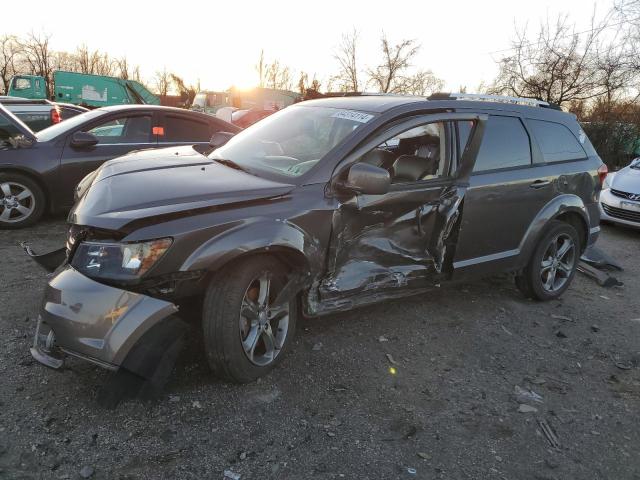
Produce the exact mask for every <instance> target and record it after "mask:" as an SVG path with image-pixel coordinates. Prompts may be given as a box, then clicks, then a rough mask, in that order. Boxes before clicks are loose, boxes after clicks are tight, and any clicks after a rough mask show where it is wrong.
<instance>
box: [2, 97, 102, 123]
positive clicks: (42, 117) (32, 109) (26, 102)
mask: <svg viewBox="0 0 640 480" xmlns="http://www.w3.org/2000/svg"><path fill="white" fill-rule="evenodd" d="M0 104H2V105H4V106H5V108H6V109H7V110H9V111H10V112H11V113H13V114H14V115H15V116H16V117H18V118H19V119H20V120H22V121H23V122H24V123H25V124H26V125H27V126H28V127H29V128H30V129H31V130H33V131H34V132H37V131H39V130H43V129H45V128H47V127H50V126H51V125H54V124H56V123H60V122H61V121H63V120H67V119H69V118H71V117H75V116H76V115H79V114H81V113H84V112H88V111H89V110H88V109H86V108H84V107H81V106H79V105H71V104H70V103H54V102H50V101H49V100H31V99H28V98H19V97H7V96H0Z"/></svg>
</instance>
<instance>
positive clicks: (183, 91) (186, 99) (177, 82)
mask: <svg viewBox="0 0 640 480" xmlns="http://www.w3.org/2000/svg"><path fill="white" fill-rule="evenodd" d="M169 76H170V77H171V83H172V84H173V89H174V90H176V91H177V92H178V94H179V95H180V98H181V100H182V103H183V104H184V105H185V106H190V105H191V104H192V103H193V99H194V98H195V96H196V93H198V91H197V90H196V87H195V86H193V85H190V86H187V85H186V84H185V83H184V80H183V79H182V78H181V77H179V76H177V75H176V74H174V73H171V74H170V75H169Z"/></svg>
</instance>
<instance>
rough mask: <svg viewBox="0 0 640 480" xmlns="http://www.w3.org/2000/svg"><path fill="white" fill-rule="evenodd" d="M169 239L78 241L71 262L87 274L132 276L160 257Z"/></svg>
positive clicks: (96, 276)
mask: <svg viewBox="0 0 640 480" xmlns="http://www.w3.org/2000/svg"><path fill="white" fill-rule="evenodd" d="M171 242H172V239H171V238H161V239H159V240H150V241H148V242H140V243H108V242H81V243H80V244H79V245H78V247H77V249H76V251H75V253H74V255H73V259H72V260H71V265H72V266H73V267H74V268H75V269H76V270H78V271H79V272H81V273H83V274H85V275H86V276H87V277H95V278H105V279H112V280H134V279H137V278H140V277H141V276H142V275H144V274H145V273H146V272H148V271H149V269H150V268H151V267H152V266H153V265H154V264H155V263H156V262H157V261H158V260H160V258H161V257H162V256H163V255H164V254H165V252H166V251H167V249H168V248H169V247H170V246H171Z"/></svg>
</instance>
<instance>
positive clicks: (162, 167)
mask: <svg viewBox="0 0 640 480" xmlns="http://www.w3.org/2000/svg"><path fill="white" fill-rule="evenodd" d="M293 188H294V186H293V185H291V184H287V183H279V182H273V181H270V180H266V179H264V178H260V177H256V176H254V175H250V174H248V173H245V172H242V171H240V170H235V169H233V168H230V167H227V166H224V165H221V164H220V163H217V162H215V161H213V160H211V159H209V158H207V157H205V156H204V155H202V154H200V153H198V152H196V151H195V150H194V149H193V148H192V147H190V146H189V147H178V148H175V147H174V148H164V149H160V150H144V151H139V152H134V153H131V154H128V155H125V156H123V157H119V158H117V159H114V160H111V161H109V162H106V163H105V164H104V165H103V166H102V167H100V169H99V170H98V171H97V173H96V177H95V179H94V180H93V182H92V184H91V187H90V188H89V189H88V191H87V192H86V193H85V194H84V195H83V196H82V198H81V199H80V200H79V201H78V203H76V205H75V206H74V207H73V210H72V211H71V213H70V214H69V221H70V222H71V223H74V224H76V225H87V226H92V227H97V228H103V229H108V230H121V231H126V230H127V229H126V225H127V224H128V223H130V222H133V221H135V220H139V219H143V218H148V217H156V218H157V221H158V222H161V221H162V218H163V217H165V216H170V217H171V218H176V215H178V216H181V215H184V216H187V215H193V214H197V213H199V212H203V211H206V210H207V209H210V208H211V207H216V208H219V207H221V206H225V205H226V206H228V205H230V204H242V203H244V202H248V201H255V200H259V199H266V198H272V197H278V196H281V195H284V194H286V193H288V192H289V191H291V190H292V189H293Z"/></svg>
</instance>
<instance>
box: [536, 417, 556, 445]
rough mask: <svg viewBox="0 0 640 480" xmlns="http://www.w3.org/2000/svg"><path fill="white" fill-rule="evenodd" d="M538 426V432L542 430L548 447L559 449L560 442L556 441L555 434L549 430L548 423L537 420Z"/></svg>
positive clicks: (551, 429)
mask: <svg viewBox="0 0 640 480" xmlns="http://www.w3.org/2000/svg"><path fill="white" fill-rule="evenodd" d="M538 425H539V426H540V430H542V433H543V434H544V436H545V437H546V438H547V440H548V441H549V445H551V446H552V447H553V448H560V440H559V439H558V436H557V435H556V432H554V430H553V428H551V425H549V423H548V422H547V421H546V420H544V419H539V420H538Z"/></svg>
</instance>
